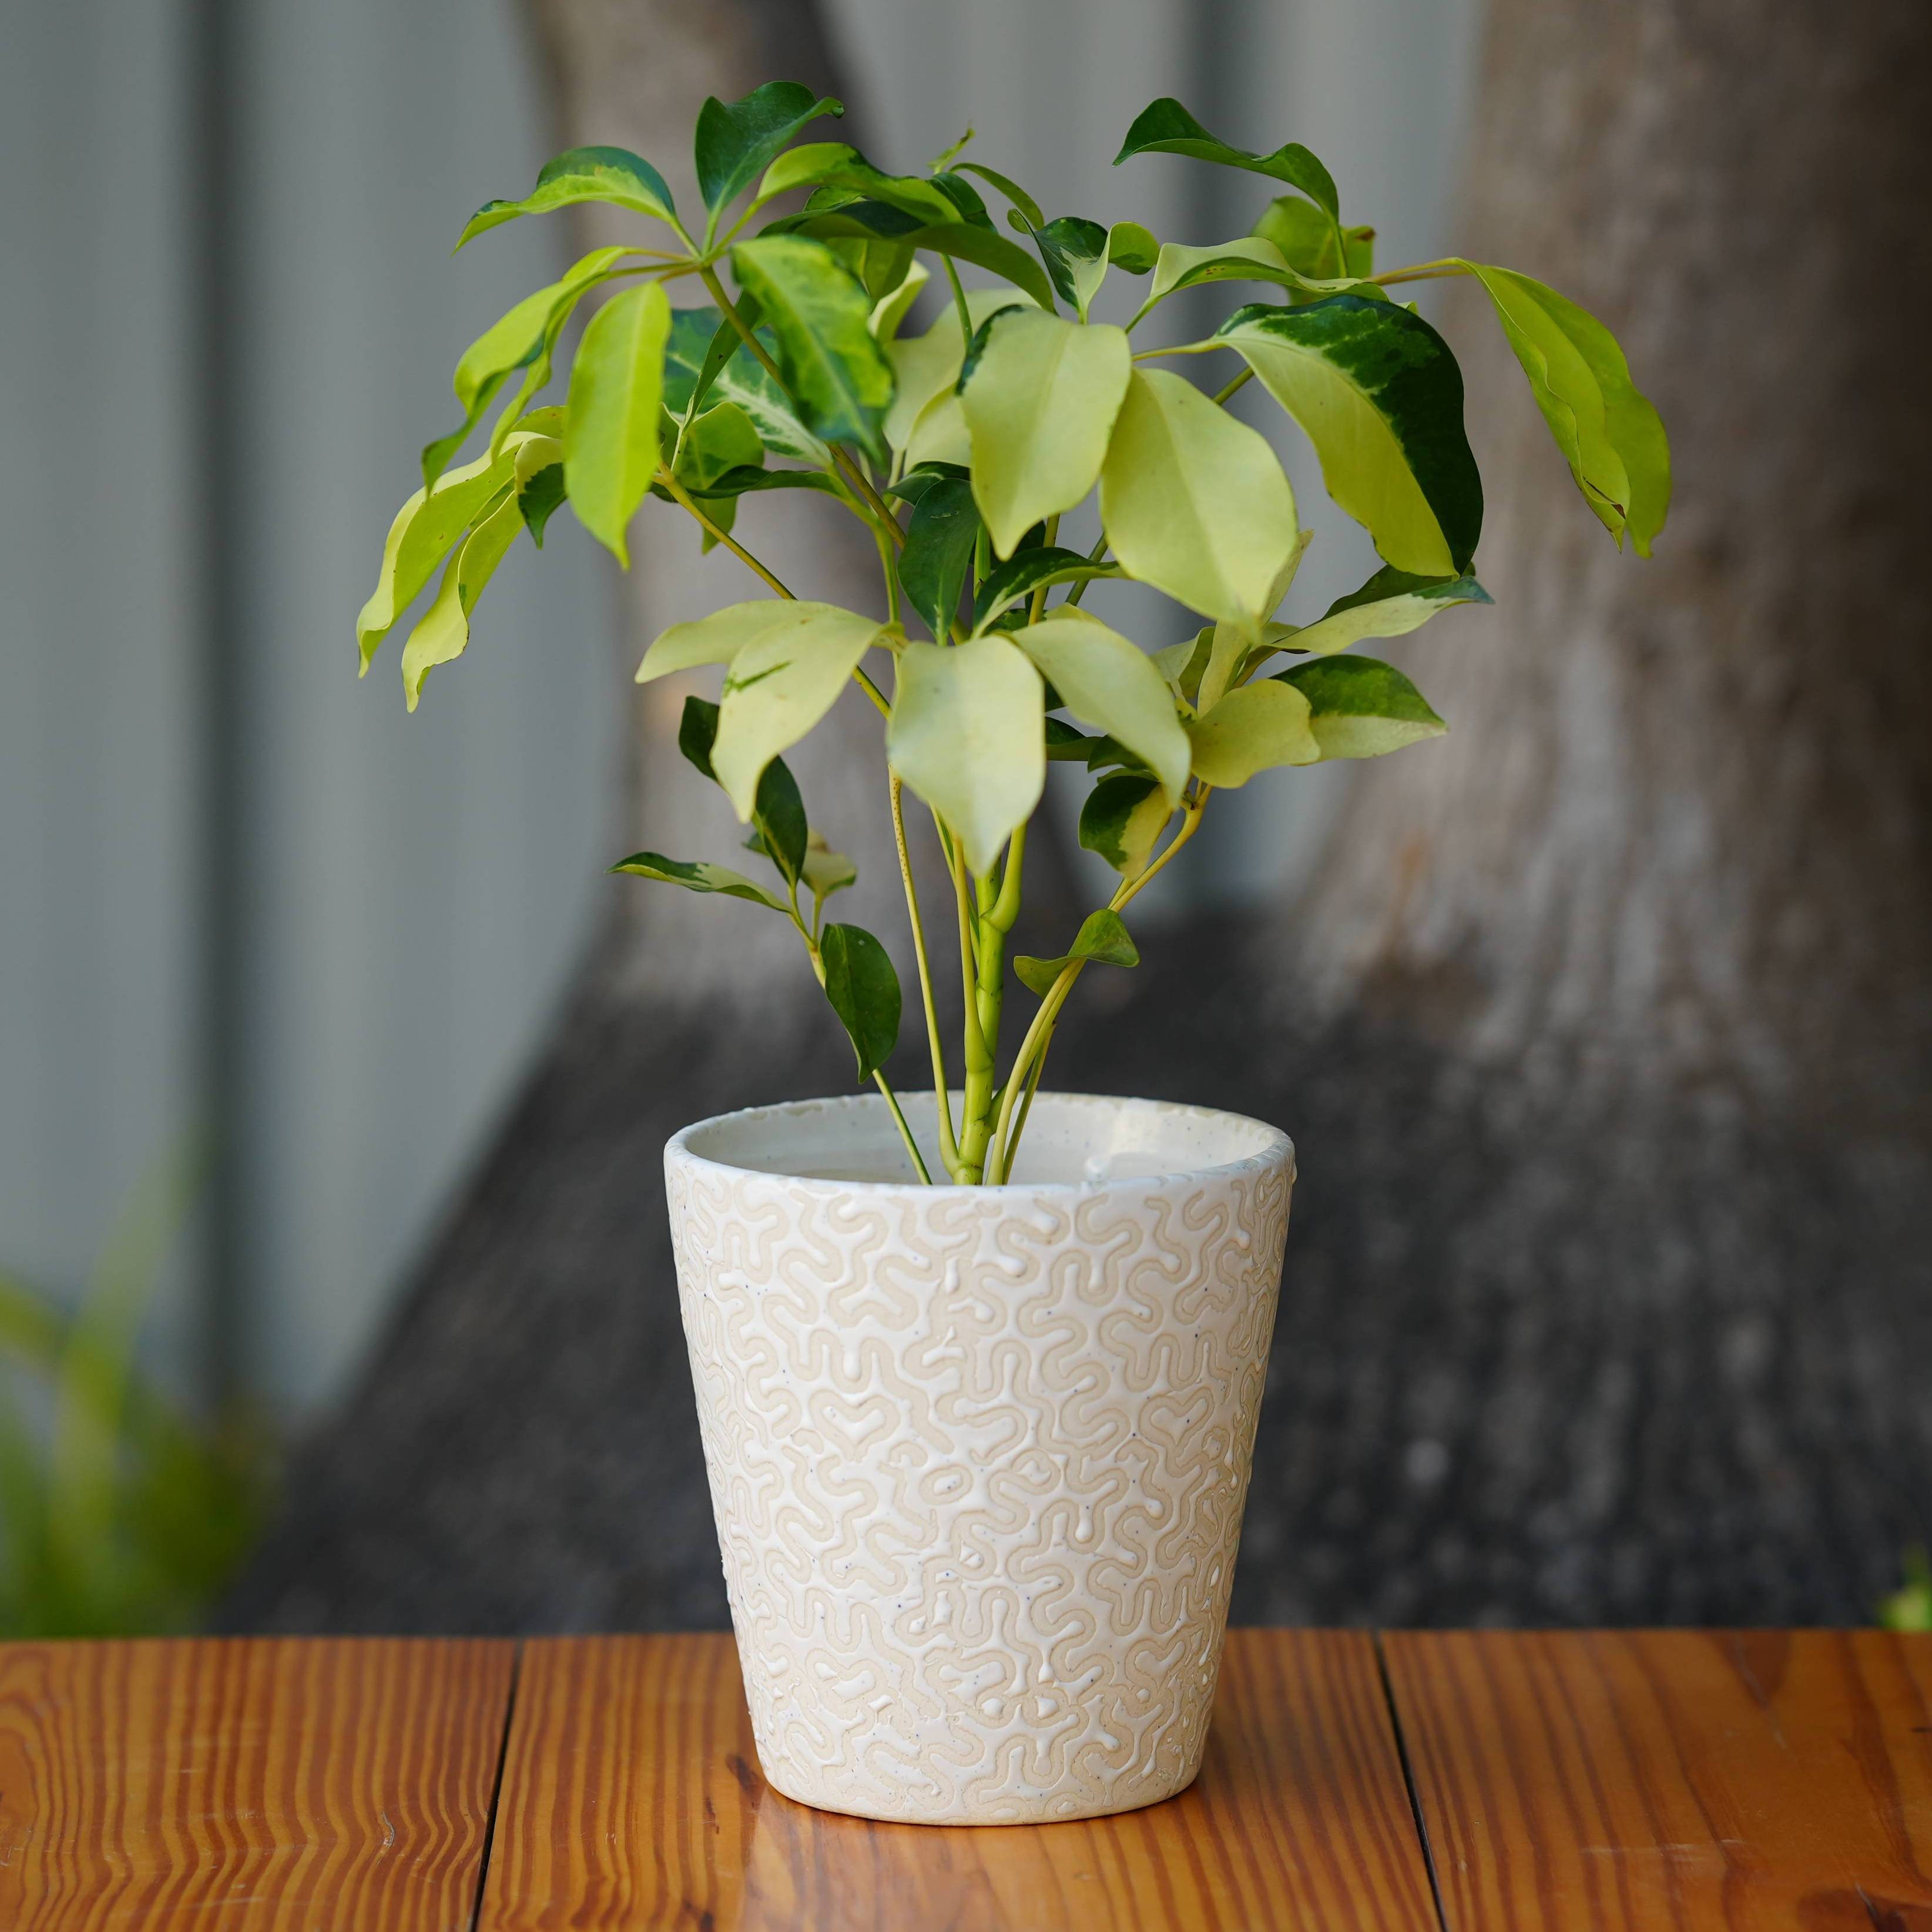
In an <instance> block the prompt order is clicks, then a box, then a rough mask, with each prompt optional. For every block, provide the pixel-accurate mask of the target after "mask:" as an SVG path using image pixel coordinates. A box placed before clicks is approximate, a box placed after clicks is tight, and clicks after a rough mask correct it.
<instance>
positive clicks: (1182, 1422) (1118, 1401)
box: [664, 1094, 1295, 1824]
mask: <svg viewBox="0 0 1932 1932" xmlns="http://www.w3.org/2000/svg"><path fill="white" fill-rule="evenodd" d="M907 1106H908V1111H909V1112H910V1111H911V1107H912V1103H910V1101H909V1102H908V1103H907ZM925 1112H926V1115H927V1117H928V1118H930V1117H931V1115H932V1103H931V1100H930V1097H927V1099H926V1107H925ZM919 1138H920V1139H922V1140H923V1139H926V1134H925V1133H921V1134H920V1136H919ZM664 1166H665V1174H666V1180H667V1187H668V1190H669V1194H670V1220H671V1232H672V1238H673V1243H674V1245H675V1248H676V1259H677V1273H678V1284H679V1296H680V1299H681V1301H682V1308H683V1315H684V1325H685V1337H686V1339H687V1340H688V1343H689V1346H690V1350H691V1374H692V1379H693V1380H694V1383H695V1384H696V1387H697V1409H698V1420H699V1424H700V1428H701V1430H702V1432H703V1442H704V1453H705V1461H706V1467H707V1469H709V1475H710V1481H711V1493H712V1505H713V1508H715V1511H716V1515H717V1521H718V1542H719V1544H720V1546H721V1549H722V1551H723V1554H724V1577H725V1582H726V1584H727V1588H728V1589H729V1592H730V1601H731V1615H732V1622H733V1625H734V1626H735V1628H736V1632H737V1637H738V1649H739V1658H740V1659H741V1661H742V1667H743V1670H744V1675H745V1692H746V1695H747V1697H748V1701H749V1703H750V1706H751V1724H752V1730H753V1732H754V1735H755V1736H756V1738H757V1746H758V1756H759V1758H760V1761H761V1763H763V1768H764V1772H765V1775H766V1778H768V1779H769V1781H770V1782H771V1783H772V1784H773V1785H774V1786H775V1787H777V1789H778V1790H780V1791H781V1792H783V1793H785V1794H786V1795H787V1796H789V1797H792V1798H795V1799H800V1800H802V1802H805V1803H807V1804H810V1805H818V1806H820V1807H823V1808H826V1809H828V1810H831V1811H850V1812H856V1813H858V1814H860V1815H862V1816H865V1817H875V1818H889V1819H901V1820H910V1821H912V1822H915V1823H928V1824H1016V1823H1031V1822H1038V1821H1040V1820H1051V1819H1061V1818H1080V1817H1094V1816H1096V1815H1098V1814H1103V1813H1106V1812H1112V1811H1127V1810H1130V1809H1131V1808H1133V1807H1135V1806H1137V1805H1148V1804H1151V1803H1153V1802H1155V1801H1156V1800H1157V1799H1163V1798H1166V1797H1169V1796H1172V1794H1173V1793H1175V1792H1177V1791H1179V1790H1182V1789H1183V1788H1184V1787H1186V1786H1187V1784H1188V1783H1189V1782H1190V1781H1191V1780H1192V1779H1193V1777H1194V1775H1195V1772H1196V1770H1197V1769H1199V1765H1200V1760H1201V1753H1202V1746H1203V1745H1204V1744H1205V1741H1206V1737H1207V1730H1208V1715H1209V1712H1210V1710H1211V1707H1212V1705H1213V1702H1214V1683H1215V1679H1216V1676H1217V1673H1218V1671H1219V1668H1220V1655H1221V1643H1222V1637H1223V1631H1224V1628H1225V1625H1226V1618H1227V1606H1228V1592H1229V1586H1230V1584H1231V1583H1232V1577H1233V1571H1234V1564H1235V1546H1236V1544H1237V1543H1238V1541H1239V1538H1240V1535H1241V1512H1242V1508H1243V1505H1244V1502H1245V1501H1246V1498H1247V1484H1248V1475H1249V1469H1250V1458H1251V1457H1252V1454H1253V1447H1254V1433H1255V1421H1256V1413H1257V1412H1258V1410H1259V1406H1260V1403H1261V1393H1262V1382H1263V1379H1264V1377H1265V1373H1266V1369H1267V1364H1268V1344H1269V1342H1270V1340H1271V1337H1272V1334H1273V1332H1274V1311H1275V1301H1276V1297H1277V1291H1278V1289H1279V1286H1280V1277H1281V1260H1282V1249H1283V1241H1284V1238H1285V1236H1286V1229H1287V1222H1288V1208H1289V1193H1290V1190H1291V1188H1292V1184H1293V1182H1294V1178H1295V1155H1294V1149H1293V1148H1292V1146H1291V1145H1290V1144H1289V1141H1288V1139H1287V1138H1286V1136H1284V1135H1283V1134H1281V1133H1279V1132H1278V1131H1277V1130H1275V1129H1274V1128H1272V1127H1265V1126H1263V1125H1262V1124H1260V1123H1259V1122H1258V1121H1249V1120H1245V1119H1244V1118H1241V1117H1240V1116H1239V1115H1229V1114H1220V1113H1215V1112H1211V1111H1210V1110H1208V1109H1202V1108H1190V1107H1181V1106H1169V1105H1167V1104H1166V1103H1158V1102H1152V1101H1139V1100H1110V1099H1103V1098H1097V1097H1088V1096H1082V1095H1066V1094H1040V1095H1039V1096H1038V1097H1037V1098H1036V1100H1035V1102H1034V1109H1033V1115H1032V1118H1031V1122H1030V1123H1029V1125H1028V1133H1027V1139H1026V1141H1025V1143H1024V1144H1023V1151H1022V1163H1020V1166H1019V1172H1020V1173H1021V1174H1022V1176H1023V1177H1025V1178H1022V1180H1021V1181H1019V1182H1018V1183H1017V1184H1014V1185H1011V1186H1008V1187H1001V1188H962V1187H922V1186H920V1185H919V1184H916V1182H913V1183H911V1184H907V1183H905V1182H904V1181H897V1180H895V1179H891V1178H888V1177H895V1176H898V1175H909V1174H910V1166H909V1163H907V1160H906V1157H905V1155H904V1151H903V1149H902V1148H901V1147H900V1146H899V1145H898V1141H897V1139H896V1136H895V1132H894V1130H893V1128H892V1124H891V1121H890V1118H889V1115H887V1114H886V1110H885V1106H884V1103H883V1100H880V1098H879V1097H877V1096H876V1095H871V1094H867V1095H862V1096H854V1097H850V1098H847V1099H843V1100H822V1101H805V1102H800V1103H795V1104H793V1105H791V1106H783V1107H771V1108H757V1109H750V1110H748V1111H747V1112H744V1113H740V1114H730V1115H721V1116H720V1117H719V1118H717V1119H715V1120H712V1121H702V1122H700V1123H699V1124H697V1126H695V1127H688V1128H686V1129H685V1131H684V1132H683V1133H681V1134H679V1135H678V1136H676V1138H675V1139H673V1140H672V1142H670V1145H669V1146H668V1147H667V1148H666V1149H665V1151H664ZM827 1176H831V1177H838V1178H823V1177H827Z"/></svg>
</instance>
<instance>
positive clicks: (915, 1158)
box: [872, 1067, 932, 1187]
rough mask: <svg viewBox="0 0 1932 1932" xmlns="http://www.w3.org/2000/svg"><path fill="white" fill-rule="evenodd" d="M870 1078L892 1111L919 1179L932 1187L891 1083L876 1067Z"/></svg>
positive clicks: (924, 1163) (930, 1176)
mask: <svg viewBox="0 0 1932 1932" xmlns="http://www.w3.org/2000/svg"><path fill="white" fill-rule="evenodd" d="M872 1078H873V1079H874V1080H876V1081H877V1082H878V1083H879V1091H880V1093H881V1094H884V1096H885V1097H886V1106H889V1108H891V1109H892V1118H893V1119H894V1120H895V1121H897V1122H898V1127H899V1138H900V1139H901V1140H902V1141H904V1142H905V1150H906V1152H907V1154H910V1155H911V1156H912V1164H913V1166H914V1167H915V1168H916V1169H918V1170H919V1179H920V1180H922V1181H924V1182H925V1183H926V1186H927V1187H931V1186H932V1175H930V1174H929V1173H928V1172H926V1160H925V1157H924V1156H923V1155H922V1154H920V1152H919V1143H918V1142H916V1140H914V1139H913V1137H912V1130H911V1128H910V1127H907V1125H906V1117H905V1115H904V1114H902V1113H901V1112H900V1111H899V1097H898V1095H897V1094H895V1093H894V1092H893V1091H892V1086H891V1083H890V1082H888V1081H887V1079H886V1076H884V1075H883V1073H880V1071H879V1070H878V1069H877V1067H874V1069H873V1070H872Z"/></svg>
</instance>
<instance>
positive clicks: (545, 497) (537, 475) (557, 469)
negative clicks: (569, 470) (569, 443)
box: [511, 436, 568, 550]
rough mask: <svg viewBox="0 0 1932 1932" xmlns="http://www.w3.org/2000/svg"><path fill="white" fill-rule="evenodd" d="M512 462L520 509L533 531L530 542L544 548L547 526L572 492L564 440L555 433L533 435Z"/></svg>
mask: <svg viewBox="0 0 1932 1932" xmlns="http://www.w3.org/2000/svg"><path fill="white" fill-rule="evenodd" d="M511 476H512V478H514V481H515V484H516V490H517V510H518V511H520V513H521V514H522V517H523V526H524V528H525V529H527V530H528V531H529V533H530V541H532V543H534V544H535V545H536V547H537V548H538V550H541V549H542V548H543V539H544V525H545V524H546V523H548V522H549V521H550V518H551V517H553V516H554V515H555V514H556V512H557V511H558V510H559V509H560V508H562V505H563V500H564V498H565V496H566V495H567V494H568V491H567V490H566V488H565V481H564V474H563V443H562V439H561V438H560V437H553V436H533V437H530V438H529V440H528V441H527V442H524V443H520V444H519V445H518V446H517V449H515V450H514V452H512V453H511Z"/></svg>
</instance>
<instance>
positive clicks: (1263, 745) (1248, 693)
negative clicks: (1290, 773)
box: [1187, 677, 1322, 790]
mask: <svg viewBox="0 0 1932 1932" xmlns="http://www.w3.org/2000/svg"><path fill="white" fill-rule="evenodd" d="M1187 735H1188V736H1189V737H1190V739H1192V740H1193V745H1194V769H1195V772H1196V775H1198V776H1199V778H1201V780H1202V782H1203V783H1204V784H1211V785H1216V786H1219V787H1221V788H1222V789H1223V790H1233V789H1234V788H1235V787H1237V786H1239V785H1244V784H1247V781H1249V779H1250V778H1253V776H1254V775H1255V774H1256V772H1265V771H1268V770H1269V769H1272V768H1273V767H1274V766H1277V765H1312V764H1314V763H1316V762H1317V761H1318V760H1319V759H1320V757H1321V756H1322V747H1321V746H1320V745H1319V744H1318V743H1317V742H1316V738H1315V733H1314V732H1313V730H1312V729H1311V728H1310V724H1309V715H1308V700H1307V698H1306V697H1304V696H1303V695H1302V694H1301V692H1300V691H1298V690H1297V689H1296V688H1295V687H1294V685H1289V684H1283V682H1281V681H1280V679H1278V678H1272V677H1265V678H1262V679H1258V680H1257V681H1256V682H1254V683H1253V684H1244V685H1238V686H1237V687H1236V688H1235V689H1234V690H1232V691H1229V693H1228V694H1227V696H1226V697H1224V698H1223V699H1222V700H1221V701H1220V703H1218V704H1217V705H1216V706H1214V708H1213V709H1211V710H1210V711H1208V712H1204V713H1203V714H1202V715H1201V716H1200V717H1199V718H1190V719H1188V720H1187Z"/></svg>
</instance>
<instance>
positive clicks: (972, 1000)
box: [946, 840, 993, 1185]
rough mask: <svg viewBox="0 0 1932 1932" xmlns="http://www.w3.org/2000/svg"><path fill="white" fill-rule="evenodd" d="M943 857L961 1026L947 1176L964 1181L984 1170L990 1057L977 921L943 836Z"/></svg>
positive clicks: (960, 867) (958, 860)
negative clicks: (959, 1089) (959, 1093)
mask: <svg viewBox="0 0 1932 1932" xmlns="http://www.w3.org/2000/svg"><path fill="white" fill-rule="evenodd" d="M946 856H947V864H948V865H950V867H951V868H952V872H953V906H954V911H955V914H956V916H957V918H958V919H959V988H960V1006H961V1008H962V1015H963V1018H962V1031H963V1032H964V1034H965V1053H966V1073H965V1082H964V1085H965V1100H964V1103H963V1104H962V1106H961V1109H960V1118H959V1166H958V1168H957V1169H956V1170H955V1171H954V1173H953V1178H954V1179H955V1180H956V1181H964V1182H965V1183H967V1184H969V1185H971V1184H976V1183H977V1182H978V1181H980V1179H981V1178H982V1177H983V1175H984V1173H985V1171H986V1142H987V1135H988V1116H989V1114H990V1112H991V1111H992V1096H993V1056H992V1052H991V1051H990V1050H989V1049H988V1047H987V1045H986V1034H985V1033H984V1031H983V1030H982V1028H981V1027H980V962H979V958H978V928H979V920H978V919H977V916H975V914H974V910H973V901H972V897H971V888H970V887H969V886H968V884H967V882H966V865H965V859H964V858H963V857H962V856H961V853H960V851H959V847H958V845H957V844H956V843H954V842H953V841H950V840H949V841H948V842H947V854H946Z"/></svg>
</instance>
